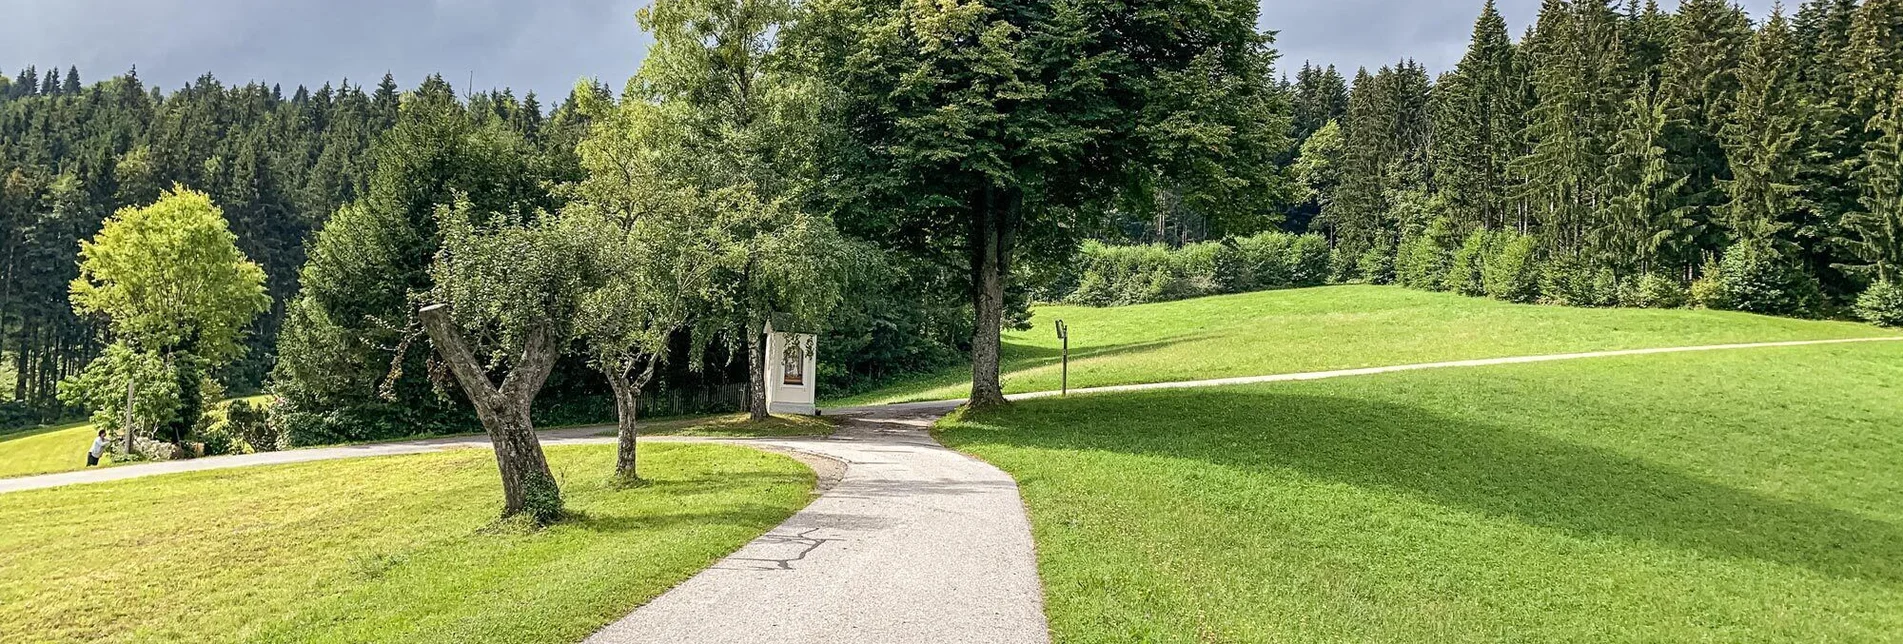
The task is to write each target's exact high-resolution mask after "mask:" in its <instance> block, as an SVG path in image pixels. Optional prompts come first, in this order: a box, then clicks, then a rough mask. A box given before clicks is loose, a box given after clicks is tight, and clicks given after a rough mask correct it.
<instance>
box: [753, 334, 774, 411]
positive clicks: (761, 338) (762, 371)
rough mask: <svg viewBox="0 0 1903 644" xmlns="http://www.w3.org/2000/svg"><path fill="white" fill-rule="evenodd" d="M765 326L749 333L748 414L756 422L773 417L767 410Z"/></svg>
mask: <svg viewBox="0 0 1903 644" xmlns="http://www.w3.org/2000/svg"><path fill="white" fill-rule="evenodd" d="M765 326H766V325H764V324H761V325H759V326H755V327H753V328H752V329H750V330H749V332H748V333H747V371H748V372H749V373H748V375H747V414H748V417H749V418H750V419H751V420H753V421H756V422H758V421H762V420H766V419H768V418H770V417H771V415H770V414H768V413H767V408H766V368H765V367H766V333H764V332H763V329H764V328H765Z"/></svg>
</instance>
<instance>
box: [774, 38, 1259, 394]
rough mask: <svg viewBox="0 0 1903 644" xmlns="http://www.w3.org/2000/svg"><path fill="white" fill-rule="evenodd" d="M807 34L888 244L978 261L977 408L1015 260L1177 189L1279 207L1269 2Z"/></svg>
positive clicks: (995, 351)
mask: <svg viewBox="0 0 1903 644" xmlns="http://www.w3.org/2000/svg"><path fill="white" fill-rule="evenodd" d="M809 7H810V9H811V11H812V15H811V16H810V17H809V18H808V19H807V20H805V21H803V23H802V24H801V25H800V26H799V32H800V33H798V34H797V35H796V36H794V37H793V38H794V39H795V42H797V43H798V46H799V48H800V49H801V55H802V56H804V57H805V58H806V61H807V62H808V63H809V64H810V66H809V69H810V70H812V71H813V72H814V73H815V74H818V75H820V76H822V77H824V78H825V79H826V81H827V82H826V85H827V86H828V87H829V88H832V89H833V90H834V91H835V92H836V96H835V98H836V99H837V100H838V101H839V104H838V113H839V114H840V115H841V118H842V119H843V122H842V123H841V125H840V127H839V129H838V132H839V133H840V135H841V137H840V139H841V140H840V141H839V142H840V143H841V144H842V145H841V149H840V150H838V151H837V152H834V153H832V154H833V155H834V156H832V159H833V160H836V161H837V162H838V166H836V167H837V168H838V169H837V170H836V172H838V173H839V174H840V178H842V179H846V180H851V181H857V182H862V186H863V194H862V195H861V196H862V197H863V198H865V199H867V200H868V201H870V202H871V203H874V204H876V206H873V207H871V208H867V209H866V210H885V211H887V212H888V213H889V215H888V216H890V217H892V222H891V223H892V225H891V226H890V229H891V234H890V235H889V236H888V241H889V242H890V243H893V244H894V245H898V246H910V247H912V248H914V249H916V250H920V251H923V252H927V253H931V254H935V255H941V256H945V257H948V258H949V257H955V256H962V257H963V258H964V264H965V265H966V266H968V267H969V271H970V273H969V274H970V294H971V301H972V307H973V309H974V312H975V318H976V326H975V330H974V335H973V338H972V391H971V404H973V405H975V406H985V405H993V404H999V403H1002V402H1003V400H1004V399H1003V392H1002V389H1001V387H1000V383H999V377H998V359H999V350H1000V333H1001V331H1002V327H1003V325H1004V323H1005V319H1004V318H1005V308H1006V304H1005V303H1006V292H1007V291H1008V290H1015V289H1013V288H1012V287H1011V286H1010V284H1009V282H1010V276H1011V275H1012V271H1013V267H1014V266H1015V262H1017V261H1018V260H1020V259H1022V258H1023V257H1025V256H1030V257H1034V258H1035V257H1051V256H1061V255H1063V254H1066V253H1068V252H1070V250H1071V249H1072V248H1074V246H1075V244H1076V241H1077V238H1078V237H1079V235H1080V234H1081V233H1082V232H1083V231H1084V230H1085V223H1086V222H1087V219H1088V217H1090V215H1091V214H1092V213H1097V212H1102V211H1104V210H1107V209H1109V208H1111V207H1112V206H1114V205H1117V204H1122V205H1125V206H1134V205H1136V204H1145V203H1153V202H1154V201H1153V198H1154V195H1155V194H1156V192H1157V191H1158V190H1159V189H1161V188H1163V187H1169V188H1171V189H1172V191H1173V192H1176V193H1177V194H1180V195H1183V197H1184V202H1185V203H1186V204H1188V205H1189V206H1191V207H1194V208H1197V209H1199V210H1203V211H1205V212H1211V213H1215V214H1217V215H1218V216H1222V215H1225V214H1233V213H1237V212H1248V213H1254V212H1269V211H1271V206H1273V205H1274V204H1273V203H1272V202H1273V200H1274V199H1276V198H1277V196H1278V193H1279V192H1280V191H1281V189H1282V187H1283V180H1282V179H1281V175H1280V173H1279V172H1278V171H1277V170H1276V168H1274V167H1273V165H1272V163H1271V162H1272V161H1273V160H1274V156H1275V155H1276V154H1278V153H1279V152H1280V151H1282V150H1284V149H1285V148H1286V145H1285V140H1286V137H1287V135H1288V120H1287V116H1286V113H1285V110H1286V107H1285V106H1284V105H1283V98H1282V96H1281V93H1280V92H1278V91H1276V89H1275V85H1274V83H1273V81H1272V79H1271V76H1270V74H1271V71H1272V70H1271V67H1272V63H1273V62H1274V58H1275V54H1274V51H1273V50H1272V49H1271V48H1270V43H1271V37H1270V35H1269V34H1266V33H1262V32H1259V31H1257V30H1256V28H1255V17H1256V13H1257V9H1256V6H1255V4H1254V3H1252V2H1241V1H1238V0H1223V1H1220V2H1206V3H1189V2H1172V3H1167V4H1166V5H1145V6H1139V5H1132V4H1129V3H1123V2H1110V1H1107V0H1080V1H1063V2H1051V1H1048V0H948V1H946V2H913V1H899V0H885V1H880V2H872V3H866V2H860V1H856V0H855V1H844V0H817V1H815V2H812V3H811V4H810V5H809Z"/></svg>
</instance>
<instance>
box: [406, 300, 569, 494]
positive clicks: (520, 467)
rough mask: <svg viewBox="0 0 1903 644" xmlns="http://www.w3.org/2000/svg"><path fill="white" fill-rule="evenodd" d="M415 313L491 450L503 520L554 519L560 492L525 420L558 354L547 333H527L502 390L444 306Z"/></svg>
mask: <svg viewBox="0 0 1903 644" xmlns="http://www.w3.org/2000/svg"><path fill="white" fill-rule="evenodd" d="M419 314H420V315H421V317H422V319H423V329H424V331H426V332H428V333H429V337H430V343H431V344H434V345H436V351H437V353H438V354H439V355H441V356H442V357H443V362H445V363H447V364H448V365H449V370H450V373H452V374H454V375H455V376H456V382H457V383H458V384H460V385H462V389H463V393H464V394H466V395H467V396H468V397H469V400H470V402H471V403H473V404H474V406H475V408H476V417H477V418H479V419H481V420H482V428H483V430H485V431H487V432H488V434H489V442H490V443H491V444H493V445H494V446H495V451H496V469H497V470H499V471H500V472H501V474H502V498H503V507H502V514H503V516H505V517H506V516H512V515H515V514H519V513H523V512H527V513H529V514H531V515H532V516H533V518H535V520H537V521H540V522H544V523H546V522H548V521H552V520H554V519H555V518H556V517H557V516H559V515H560V514H561V511H562V499H561V490H560V488H559V487H558V486H557V485H556V483H555V476H554V475H553V474H551V473H549V469H548V459H547V457H545V456H544V455H543V454H542V442H541V440H539V439H537V438H536V436H535V425H534V424H533V423H532V422H530V420H529V407H530V405H531V404H533V403H534V402H535V394H536V393H538V392H540V391H541V389H542V384H543V383H544V382H546V381H547V380H548V374H549V372H550V371H551V370H553V369H554V367H555V358H556V357H557V356H558V355H559V353H560V352H559V351H557V350H556V347H555V346H554V343H553V342H552V341H551V340H550V338H549V331H548V329H547V328H546V327H538V328H536V329H534V330H533V331H531V332H530V333H529V336H528V340H527V341H526V342H524V343H523V347H522V352H521V354H520V355H518V356H517V357H516V359H515V360H514V364H513V365H512V368H511V369H510V371H509V374H508V375H507V376H504V377H503V379H502V386H500V387H497V386H495V385H494V384H493V383H491V382H490V380H489V374H488V373H487V372H486V371H485V370H484V369H483V366H482V363H481V362H479V361H478V360H477V359H476V355H475V353H474V352H473V351H471V350H470V349H469V345H468V344H467V343H466V342H464V340H463V335H462V331H461V330H460V329H458V328H457V327H456V325H455V322H454V321H452V320H451V319H450V317H449V308H448V307H447V306H445V305H441V304H438V305H433V306H428V307H424V308H423V310H422V311H420V312H419Z"/></svg>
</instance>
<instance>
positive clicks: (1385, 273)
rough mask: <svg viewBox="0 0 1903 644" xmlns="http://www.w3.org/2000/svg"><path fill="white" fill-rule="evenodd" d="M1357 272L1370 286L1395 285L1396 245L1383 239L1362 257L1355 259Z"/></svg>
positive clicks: (1362, 254)
mask: <svg viewBox="0 0 1903 644" xmlns="http://www.w3.org/2000/svg"><path fill="white" fill-rule="evenodd" d="M1355 272H1356V273H1358V274H1360V275H1361V280H1362V281H1364V282H1367V283H1369V284H1390V283H1393V282H1394V244H1393V243H1392V242H1389V241H1388V240H1386V239H1383V240H1381V243H1379V244H1377V245H1375V246H1374V247H1372V248H1369V249H1368V250H1366V251H1362V253H1361V256H1360V257H1358V258H1356V259H1355Z"/></svg>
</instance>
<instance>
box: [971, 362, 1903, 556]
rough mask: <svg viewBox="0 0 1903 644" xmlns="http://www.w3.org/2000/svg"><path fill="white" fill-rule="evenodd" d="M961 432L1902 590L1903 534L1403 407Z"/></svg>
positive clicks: (977, 439) (1005, 416)
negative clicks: (1195, 464) (1322, 486)
mask: <svg viewBox="0 0 1903 644" xmlns="http://www.w3.org/2000/svg"><path fill="white" fill-rule="evenodd" d="M1085 419H1087V421H1086V420H1085ZM966 420H967V421H968V423H970V424H965V425H960V426H958V427H957V428H954V429H952V430H951V431H949V432H947V434H946V438H947V439H948V441H949V442H950V444H952V445H953V446H960V445H964V444H986V443H989V444H998V445H1004V446H1013V447H1021V448H1032V449H1049V450H1091V451H1105V452H1116V453H1124V454H1135V455H1145V456H1162V457H1170V458H1179V459H1191V460H1197V461H1203V462H1207V463H1211V464H1215V465H1221V466H1224V467H1233V468H1242V469H1249V470H1258V471H1265V472H1266V471H1295V472H1300V473H1302V474H1305V475H1308V476H1313V477H1317V478H1322V479H1327V480H1333V481H1339V482H1343V483H1347V484H1351V485H1355V486H1361V487H1369V488H1381V489H1389V490H1395V491H1399V492H1403V493H1409V494H1416V495H1421V496H1424V497H1427V498H1429V499H1432V500H1433V501H1434V502H1436V503H1440V504H1443V505H1447V506H1450V507H1455V508H1461V509H1466V510H1471V511H1477V512H1481V513H1485V514H1489V515H1493V516H1499V517H1510V518H1512V519H1515V520H1519V521H1522V522H1525V523H1528V524H1531V525H1537V526H1542V527H1547V528H1552V529H1557V530H1564V531H1567V532H1570V533H1573V534H1577V535H1582V536H1611V537H1617V538H1622V539H1628V540H1632V541H1637V542H1647V543H1657V544H1663V545H1667V546H1671V547H1676V548H1682V549H1687V550H1692V551H1696V552H1698V553H1701V554H1704V555H1707V556H1713V557H1724V558H1741V559H1754V560H1761V561H1767V562H1773V563H1777V564H1783V565H1789V566H1796V567H1802V568H1805V569H1809V570H1812V571H1816V572H1818V573H1821V574H1825V575H1829V576H1834V577H1840V578H1853V579H1867V580H1877V581H1882V582H1890V583H1895V582H1898V581H1903V531H1900V530H1899V528H1898V526H1896V525H1893V524H1890V523H1886V522H1882V521H1876V520H1872V519H1869V518H1866V517H1863V516H1860V515H1857V514H1853V513H1849V512H1845V511H1842V510H1838V509H1835V508H1830V507H1825V506H1820V505H1816V504H1812V503H1805V502H1798V501H1791V500H1786V499H1780V498H1775V497H1771V496H1766V495H1763V494H1760V493H1756V492H1752V491H1749V490H1742V489H1738V488H1735V487H1731V486H1727V485H1723V484H1718V483H1714V482H1711V481H1707V480H1703V479H1700V478H1698V477H1696V476H1692V475H1689V474H1687V473H1684V472H1680V471H1675V470H1672V469H1669V468H1666V467H1662V466H1660V465H1658V464H1655V463H1650V462H1645V461H1641V460H1637V459H1634V458H1631V457H1628V456H1625V455H1622V454H1619V453H1616V452H1612V451H1609V450H1605V449H1600V448H1596V447H1591V446H1586V445H1580V444H1577V443H1572V442H1567V441H1563V440H1559V439H1555V438H1552V437H1548V436H1544V435H1541V434H1537V433H1533V432H1527V431H1520V430H1515V429H1513V428H1509V427H1503V426H1497V425H1492V424H1486V423H1479V422H1474V421H1472V420H1470V419H1463V418H1455V417H1449V416H1445V415H1441V414H1438V413H1435V412H1431V411H1427V410H1423V409H1420V408H1416V407H1411V406H1404V405H1395V404H1390V403H1374V402H1369V401H1362V400H1353V399H1345V398H1334V397H1319V396H1302V395H1286V394H1278V393H1273V392H1258V391H1238V390H1209V391H1198V392H1156V393H1144V394H1134V395H1119V396H1114V397H1111V396H1093V397H1085V398H1077V399H1071V400H1052V401H1037V402H1034V403H1028V404H1026V403H1020V404H1019V405H1017V406H1016V408H1015V409H1010V410H1004V411H999V412H990V413H981V414H979V415H977V417H975V418H967V419H966ZM1060 462H1061V461H1060ZM1016 474H1019V475H1020V476H1024V475H1026V474H1027V473H1025V472H1016Z"/></svg>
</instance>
